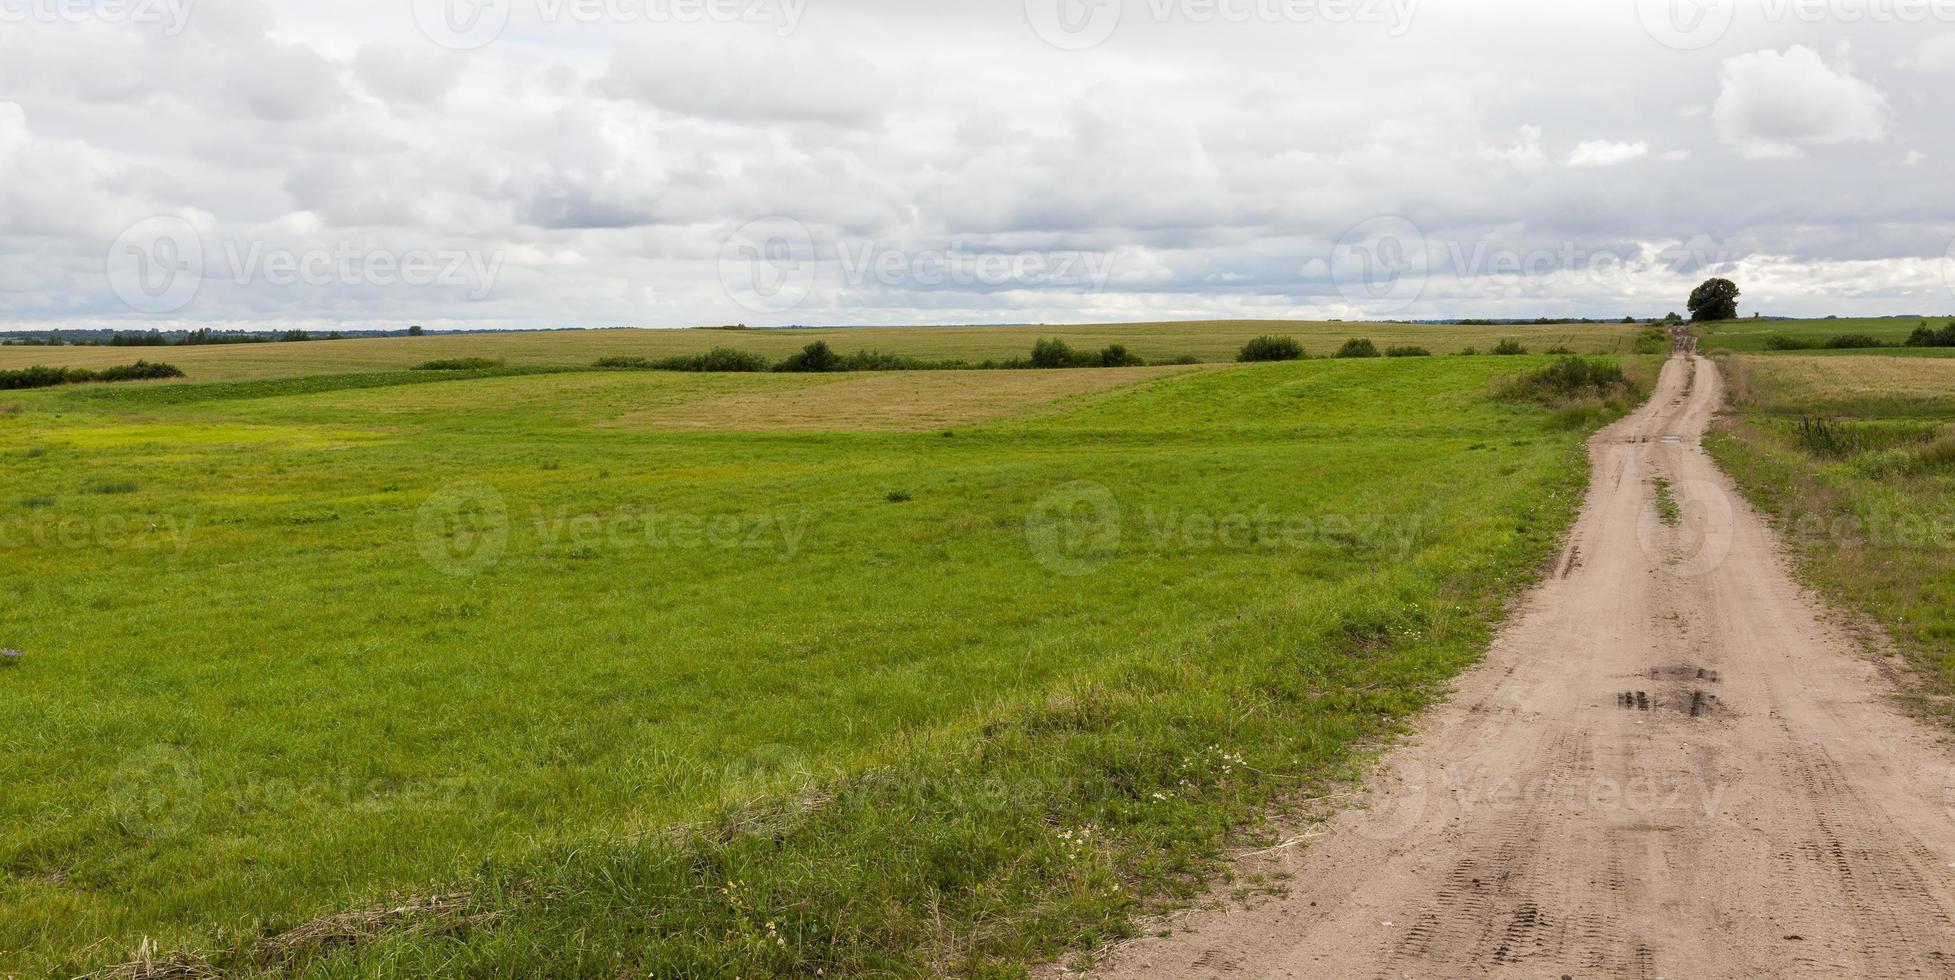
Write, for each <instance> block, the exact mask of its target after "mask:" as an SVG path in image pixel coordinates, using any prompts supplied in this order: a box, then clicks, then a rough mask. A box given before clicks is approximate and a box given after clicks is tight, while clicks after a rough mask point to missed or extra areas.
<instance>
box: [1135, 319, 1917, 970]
mask: <svg viewBox="0 0 1955 980" xmlns="http://www.w3.org/2000/svg"><path fill="white" fill-rule="evenodd" d="M1722 397H1723V395H1722V384H1721V381H1720V380H1719V378H1718V375H1717V371H1716V369H1715V367H1714V366H1713V365H1712V364H1711V363H1710V362H1709V361H1707V360H1704V359H1702V358H1699V357H1695V356H1678V357H1673V358H1672V359H1671V360H1670V361H1669V362H1668V364H1667V365H1666V366H1665V368H1664V371H1663V374H1662V378H1661V381H1660V382H1659V384H1658V387H1657V391H1656V393H1655V395H1654V396H1653V397H1652V399H1651V400H1650V402H1649V403H1648V404H1647V405H1645V406H1644V407H1643V408H1642V409H1640V410H1639V411H1638V412H1636V413H1635V414H1634V415H1632V416H1631V417H1629V418H1626V419H1624V420H1623V421H1621V422H1619V423H1617V424H1616V425H1614V426H1612V427H1610V428H1609V429H1607V430H1605V431H1604V432H1602V433H1601V434H1599V435H1598V436H1597V437H1596V438H1595V441H1594V442H1593V443H1592V452H1591V456H1592V459H1593V461H1594V482H1593V486H1592V487H1591V489H1590V493H1589V498H1588V501H1587V506H1586V509H1585V511H1584V512H1583V515H1582V517H1581V519H1580V520H1579V522H1578V524H1577V526H1576V528H1575V531H1574V533H1573V535H1572V537H1571V540H1570V544H1569V546H1568V550H1567V551H1566V552H1565V553H1564V554H1563V556H1562V558H1561V561H1560V563H1559V566H1558V567H1557V568H1556V569H1555V570H1554V573H1553V575H1552V576H1551V577H1550V579H1549V580H1548V581H1546V582H1544V583H1543V584H1542V585H1541V586H1540V587H1539V588H1537V589H1536V590H1535V591H1534V593H1533V594H1531V595H1530V596H1529V597H1528V599H1527V600H1526V601H1525V603H1524V604H1523V606H1522V607H1521V609H1520V610H1519V611H1518V613H1517V615H1516V617H1515V618H1514V620H1513V621H1512V623H1511V624H1510V625H1509V626H1508V627H1507V628H1506V629H1505V630H1504V631H1503V632H1502V635H1501V636H1500V638H1499V639H1498V640H1497V641H1496V643H1495V645H1494V646H1493V648H1492V650H1491V651H1490V653H1489V655H1488V658H1487V660H1486V662H1485V663H1484V664H1482V665H1481V666H1479V667H1477V668H1475V669H1474V670H1473V671H1471V672H1469V673H1468V674H1467V675H1466V676H1464V677H1463V678H1461V680H1460V683H1459V684H1458V688H1457V693H1456V696H1455V697H1454V698H1453V699H1452V700H1451V701H1450V702H1449V703H1447V704H1446V705H1444V706H1442V707H1440V708H1438V709H1436V710H1435V711H1434V712H1433V713H1432V714H1431V715H1430V716H1429V717H1428V718H1427V719H1426V720H1425V721H1424V722H1423V723H1422V725H1421V727H1420V732H1419V734H1418V736H1417V737H1415V738H1414V739H1412V740H1410V741H1409V742H1408V743H1407V744H1405V745H1402V746H1400V747H1399V748H1397V749H1395V750H1393V751H1392V752H1391V753H1390V754H1389V755H1388V756H1387V757H1386V760H1385V762H1384V765H1383V768H1382V769H1381V771H1380V773H1379V775H1378V777H1377V779H1376V780H1375V781H1374V785H1373V786H1372V787H1371V788H1370V789H1368V790H1367V791H1366V793H1365V794H1364V796H1363V797H1362V798H1361V799H1360V801H1359V802H1360V803H1361V804H1362V806H1361V808H1359V809H1353V810H1348V811H1344V812H1341V813H1339V814H1337V815H1336V816H1335V817H1333V818H1332V819H1331V820H1330V821H1329V822H1328V823H1327V824H1325V825H1323V827H1321V828H1320V829H1319V835H1318V836H1316V837H1315V839H1313V840H1311V841H1309V842H1308V845H1307V846H1305V847H1298V848H1292V849H1288V850H1285V851H1281V852H1279V855H1280V858H1275V859H1269V860H1276V861H1277V862H1278V864H1277V867H1278V868H1280V870H1282V871H1284V872H1287V873H1288V874H1290V875H1291V877H1290V879H1289V880H1288V881H1287V882H1286V884H1287V885H1288V888H1289V892H1288V894H1287V895H1286V896H1285V897H1282V898H1276V899H1270V900H1267V901H1266V902H1265V903H1264V904H1261V905H1258V906H1255V907H1252V908H1249V909H1235V910H1230V911H1215V912H1199V913H1195V914H1192V915H1189V916H1186V917H1183V918H1179V919H1176V920H1175V921H1174V922H1173V923H1172V927H1173V931H1172V934H1171V935H1169V936H1167V937H1165V938H1152V937H1150V938H1147V939H1143V940H1139V941H1137V942H1134V943H1130V944H1127V945H1126V946H1124V947H1122V948H1120V949H1118V950H1116V951H1115V952H1114V953H1113V954H1112V955H1111V956H1110V957H1109V958H1108V959H1107V961H1106V962H1105V963H1104V967H1103V970H1102V975H1104V976H1106V977H1116V978H1124V977H1135V978H1141V977H1144V978H1148V980H1171V978H1182V977H1225V976H1226V977H1336V978H1343V977H1457V976H1513V977H1546V978H1554V977H1561V976H1569V977H1575V978H1585V977H1669V978H1685V977H1797V976H1811V977H1822V976H1823V977H1836V976H1855V977H1862V976H1865V977H1914V976H1940V977H1955V778H1951V770H1950V764H1951V762H1955V755H1951V754H1950V752H1949V750H1948V749H1947V748H1946V747H1945V746H1944V745H1943V744H1941V743H1940V742H1939V740H1938V739H1937V737H1936V735H1935V734H1934V733H1933V732H1931V731H1929V730H1928V729H1927V728H1925V727H1924V726H1922V725H1921V724H1919V723H1917V722H1915V721H1913V720H1911V719H1909V718H1906V717H1904V716H1903V715H1901V714H1900V713H1899V712H1898V711H1897V710H1896V709H1895V708H1893V707H1892V706H1890V704H1889V703H1888V702H1887V701H1886V700H1885V699H1884V696H1883V692H1884V691H1886V690H1887V689H1888V688H1889V685H1888V683H1887V681H1886V680H1885V679H1884V678H1883V677H1882V675H1881V674H1880V672H1879V670H1878V668H1876V667H1875V666H1874V665H1873V663H1872V662H1871V660H1870V659H1869V658H1868V657H1867V656H1866V655H1865V654H1864V653H1862V652H1860V651H1859V650H1858V648H1857V647H1856V645H1855V644H1854V642H1853V641H1852V639H1851V638H1850V637H1849V636H1848V635H1846V634H1845V633H1844V632H1842V631H1841V630H1838V629H1836V628H1834V627H1833V626H1831V625H1829V624H1828V623H1827V622H1826V621H1825V619H1824V618H1823V616H1822V614H1821V613H1820V612H1819V611H1818V610H1817V609H1816V608H1815V605H1814V602H1813V601H1812V599H1811V598H1810V597H1809V596H1807V595H1804V594H1802V593H1801V591H1800V589H1799V588H1798V587H1797V586H1795V585H1794V583H1793V582H1792V580H1791V578H1790V577H1789V576H1788V574H1787V572H1786V569H1785V566H1784V564H1783V562H1782V559H1781V556H1780V555H1779V554H1777V552H1776V550H1775V544H1774V539H1773V536H1772V534H1771V532H1770V531H1769V530H1768V529H1767V527H1766V526H1765V524H1764V523H1763V521H1762V520H1761V519H1760V518H1759V517H1758V516H1757V515H1756V513H1755V512H1754V511H1752V510H1751V509H1750V508H1749V507H1748V506H1747V505H1746V504H1744V503H1743V502H1742V500H1741V499H1740V498H1739V497H1738V496H1737V495H1736V493H1735V491H1734V490H1733V489H1732V487H1731V484H1730V483H1729V481H1728V480H1727V479H1726V478H1725V477H1724V476H1723V475H1722V474H1721V473H1720V472H1719V471H1718V470H1717V469H1716V468H1715V466H1714V465H1713V464H1712V462H1711V460H1710V458H1709V457H1708V456H1707V455H1705V453H1704V452H1703V450H1702V449H1701V448H1700V446H1699V438H1700V436H1701V435H1702V434H1703V431H1704V427H1705V425H1706V423H1707V422H1708V421H1709V419H1710V418H1711V416H1712V413H1713V412H1714V411H1715V410H1716V408H1717V406H1718V405H1720V404H1721V402H1722ZM1659 478H1660V479H1663V480H1666V481H1668V483H1669V484H1670V486H1671V487H1672V492H1673V493H1674V494H1675V497H1676V499H1677V501H1678V502H1679V505H1680V509H1681V511H1682V512H1683V519H1682V521H1681V522H1680V524H1679V525H1678V526H1674V527H1673V526H1670V525H1667V524H1666V523H1665V522H1664V521H1662V520H1661V519H1660V517H1659V514H1658V510H1657V507H1656V504H1655V500H1656V490H1655V481H1656V480H1657V479H1659ZM1268 869H1269V868H1268V866H1265V870H1268Z"/></svg>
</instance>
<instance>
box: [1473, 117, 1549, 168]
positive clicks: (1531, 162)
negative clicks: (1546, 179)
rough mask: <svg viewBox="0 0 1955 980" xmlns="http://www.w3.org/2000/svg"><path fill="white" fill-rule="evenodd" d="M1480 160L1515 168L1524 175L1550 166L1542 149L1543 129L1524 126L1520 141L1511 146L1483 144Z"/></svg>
mask: <svg viewBox="0 0 1955 980" xmlns="http://www.w3.org/2000/svg"><path fill="white" fill-rule="evenodd" d="M1480 158H1481V159H1483V160H1490V161H1492V162H1494V163H1499V164H1504V165H1506V166H1509V167H1513V168H1514V169H1516V170H1519V171H1520V172H1522V173H1536V172H1538V171H1539V170H1540V169H1541V168H1542V167H1545V166H1547V165H1548V154H1547V152H1546V151H1544V150H1542V149H1541V127H1539V126H1522V127H1521V134H1520V140H1519V141H1518V142H1516V143H1514V144H1513V145H1511V146H1507V147H1504V148H1503V147H1494V146H1487V145H1485V144H1481V146H1480Z"/></svg>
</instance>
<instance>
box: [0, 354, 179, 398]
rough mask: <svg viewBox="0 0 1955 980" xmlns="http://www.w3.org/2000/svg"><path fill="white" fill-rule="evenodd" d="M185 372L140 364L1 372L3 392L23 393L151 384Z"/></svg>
mask: <svg viewBox="0 0 1955 980" xmlns="http://www.w3.org/2000/svg"><path fill="white" fill-rule="evenodd" d="M181 377H183V372H182V371H180V370H178V369H177V368H175V367H173V366H171V365H168V364H152V363H150V362H148V361H137V362H136V363H134V364H122V365H117V366H115V367H107V368H103V369H101V370H99V371H90V370H88V369H87V368H51V367H39V366H36V367H30V368H23V369H21V370H18V371H0V391H19V390H21V389H23V388H53V387H55V386H57V385H75V384H83V383H86V382H90V381H149V380H152V379H156V378H181Z"/></svg>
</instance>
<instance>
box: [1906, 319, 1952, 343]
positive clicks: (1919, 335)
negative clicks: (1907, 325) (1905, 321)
mask: <svg viewBox="0 0 1955 980" xmlns="http://www.w3.org/2000/svg"><path fill="white" fill-rule="evenodd" d="M1907 345H1908V346H1909V347H1955V320H1950V321H1948V325H1947V326H1944V327H1942V328H1941V329H1940V330H1936V329H1935V328H1933V327H1930V326H1928V325H1927V324H1925V323H1924V324H1922V325H1920V326H1918V327H1915V328H1914V332H1913V333H1911V334H1909V335H1908V338H1907Z"/></svg>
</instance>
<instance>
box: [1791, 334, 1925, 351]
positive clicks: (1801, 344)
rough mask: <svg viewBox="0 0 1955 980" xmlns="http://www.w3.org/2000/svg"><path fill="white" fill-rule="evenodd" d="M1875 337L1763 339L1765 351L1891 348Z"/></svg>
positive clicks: (1850, 335) (1849, 335) (1842, 335)
mask: <svg viewBox="0 0 1955 980" xmlns="http://www.w3.org/2000/svg"><path fill="white" fill-rule="evenodd" d="M1892 346H1894V345H1893V344H1889V343H1887V342H1885V341H1883V340H1880V339H1879V338H1877V337H1871V336H1868V335H1867V334H1863V333H1843V334H1840V335H1839V336H1837V337H1827V338H1825V339H1823V340H1822V339H1820V338H1818V337H1813V338H1806V337H1794V336H1792V335H1791V334H1783V333H1775V334H1773V335H1771V336H1770V337H1767V338H1765V349H1766V350H1864V349H1866V348H1870V347H1892Z"/></svg>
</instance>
